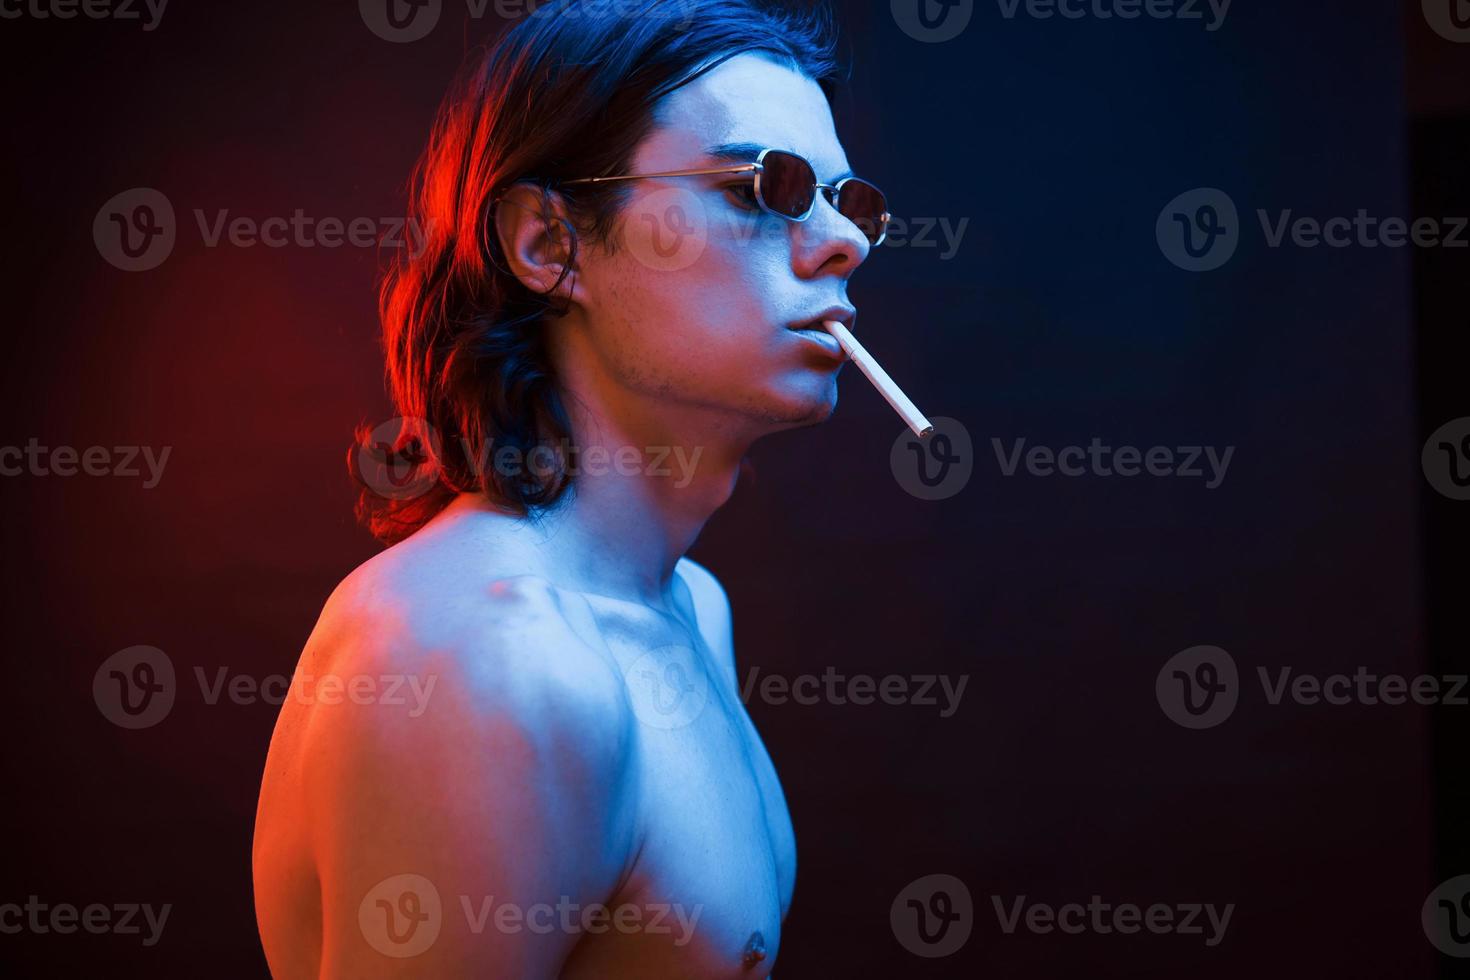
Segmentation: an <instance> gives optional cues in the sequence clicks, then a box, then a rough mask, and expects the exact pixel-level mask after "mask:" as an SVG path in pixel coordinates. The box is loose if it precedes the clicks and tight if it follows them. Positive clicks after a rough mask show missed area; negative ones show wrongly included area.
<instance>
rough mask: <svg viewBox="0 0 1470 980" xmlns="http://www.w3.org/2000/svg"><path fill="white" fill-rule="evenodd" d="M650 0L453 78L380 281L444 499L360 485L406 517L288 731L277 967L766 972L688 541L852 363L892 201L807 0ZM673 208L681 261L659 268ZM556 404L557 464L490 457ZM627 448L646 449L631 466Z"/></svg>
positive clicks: (704, 598)
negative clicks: (870, 168) (786, 4)
mask: <svg viewBox="0 0 1470 980" xmlns="http://www.w3.org/2000/svg"><path fill="white" fill-rule="evenodd" d="M671 6H672V8H673V9H672V12H671V13H672V14H673V15H677V16H669V17H666V18H665V19H664V20H662V21H661V20H660V19H659V18H658V17H656V16H653V13H650V11H653V12H657V7H656V6H655V5H644V6H643V7H642V8H640V9H634V6H633V5H629V4H612V5H608V4H597V5H596V8H597V9H596V10H594V9H593V5H590V4H589V5H588V9H587V10H584V11H582V12H581V13H580V15H578V14H576V13H575V5H574V6H573V7H572V8H568V9H567V10H557V11H555V12H553V11H552V10H551V9H550V8H543V10H542V12H541V13H539V14H537V15H536V16H534V17H530V18H528V19H527V20H526V21H524V22H522V23H521V24H520V25H517V26H516V27H515V28H514V29H512V30H511V31H510V32H509V33H508V35H507V36H506V37H505V38H504V39H503V40H501V41H500V42H499V44H498V46H497V47H496V48H494V49H492V50H491V51H490V53H489V55H488V56H487V58H486V64H485V67H483V68H482V69H481V72H480V74H479V75H477V76H476V79H475V80H474V81H473V82H471V83H469V84H468V85H467V86H466V87H465V88H464V90H462V91H459V92H457V93H456V94H454V95H452V96H451V99H450V100H448V101H447V102H446V109H445V110H444V113H443V114H442V115H441V119H440V123H439V125H438V126H437V127H436V130H435V134H434V137H433V139H432V141H431V143H430V147H429V151H428V153H427V154H426V156H425V162H424V163H423V164H422V165H421V169H420V173H419V178H420V187H421V191H420V200H419V203H418V207H419V209H420V213H419V214H418V215H417V217H419V219H420V221H421V223H422V225H423V226H424V227H426V228H428V229H430V243H429V245H428V247H427V248H426V249H425V250H424V252H423V253H422V254H421V255H416V256H405V257H404V258H402V259H401V260H400V262H401V263H402V265H401V266H400V267H399V268H397V269H395V270H393V271H392V272H390V274H389V279H388V282H387V284H386V285H385V290H384V327H385V333H386V337H387V345H386V346H387V351H388V360H389V378H390V386H391V388H392V391H393V394H394V397H395V400H396V402H397V405H398V408H399V410H400V413H401V415H402V416H404V417H410V416H411V417H414V418H418V419H423V420H425V421H426V422H427V423H428V424H429V425H430V426H432V429H433V432H434V435H435V436H436V437H437V442H428V443H427V444H426V445H425V446H424V447H423V455H421V456H420V457H418V462H419V465H421V466H422V467H424V468H425V469H424V472H427V473H428V474H429V480H428V482H429V483H430V484H432V490H431V491H425V492H424V493H423V494H422V495H421V496H416V497H414V498H413V499H385V500H380V501H378V503H379V504H382V505H384V507H385V508H386V509H384V510H381V511H379V512H377V513H376V514H373V515H370V516H371V526H372V527H373V528H374V530H375V531H376V532H377V533H378V534H379V536H380V537H382V538H383V539H384V540H386V541H390V542H396V543H394V544H393V546H392V547H389V548H388V549H387V550H385V551H383V552H382V553H381V554H379V555H378V556H376V557H375V558H373V559H372V560H370V561H368V562H367V563H365V564H364V565H362V566H361V567H360V568H358V569H357V570H355V571H354V572H353V573H352V574H351V575H349V576H348V577H347V578H346V580H345V581H343V582H342V584H341V585H340V586H339V587H338V588H337V589H336V590H335V591H334V593H333V594H332V596H331V597H330V599H329V600H328V601H327V604H326V607H325V609H324V610H323V612H322V614H321V618H320V620H319V622H318V623H317V626H316V628H315V630H314V631H313V632H312V634H311V637H310V639H309V641H308V643H307V645H306V649H305V651H304V652H303V654H302V657H301V660H300V663H299V665H298V668H297V676H296V682H295V686H294V687H293V695H294V696H292V697H289V698H288V699H287V700H286V703H285V704H284V706H283V710H282V712H281V716H280V719H279V721H278V723H277V726H276V731H275V735H274V738H273V739H272V742H271V747H270V753H269V757H268V759H267V761H266V767H265V776H264V783H263V786H262V789H261V795H260V805H259V811H258V814H257V821H256V830H255V844H254V874H255V902H256V911H257V919H258V923H259V927H260V933H261V937H262V942H263V944H264V947H265V952H266V956H267V958H268V960H269V963H270V967H271V970H272V972H273V974H274V975H275V976H276V977H278V978H283V980H284V978H298V977H329V978H339V977H340V978H352V980H360V978H370V977H433V978H449V977H506V978H543V977H555V976H562V977H569V978H598V980H608V978H621V977H638V978H661V977H669V978H674V977H677V978H691V977H699V978H705V977H708V978H717V977H730V978H735V977H740V978H758V977H766V976H768V975H769V974H770V972H771V970H772V968H773V965H774V963H775V961H776V955H777V950H778V947H779V944H780V940H781V925H782V921H783V919H784V918H785V916H786V913H787V910H788V908H789V906H790V903H791V895H792V889H793V884H794V878H795V865H796V852H795V841H794V838H793V833H792V827H791V821H790V817H789V815H788V813H787V809H786V804H785V800H784V798H783V796H782V791H781V787H780V783H779V782H778V780H777V778H776V772H775V769H774V768H773V766H772V764H771V760H770V758H769V756H768V755H767V753H766V751H765V748H764V746H763V745H762V743H761V740H760V737H759V736H758V735H757V733H756V731H755V729H754V727H753V726H752V724H751V722H750V719H749V717H748V716H747V715H746V712H745V709H744V706H743V705H742V704H741V702H740V699H739V697H738V693H737V684H736V676H735V664H734V655H733V650H732V638H731V625H730V624H731V620H730V607H729V604H728V602H727V600H726V597H725V593H724V590H723V589H722V588H721V586H720V584H719V582H718V581H717V580H716V579H715V577H714V576H713V575H712V574H710V572H709V571H707V570H706V569H704V568H702V567H700V566H699V565H697V564H695V563H694V562H692V561H690V560H689V559H687V558H684V557H683V555H684V553H685V552H686V551H687V550H688V549H689V548H690V546H691V545H692V544H693V542H694V541H695V539H696V537H697V536H698V534H699V532H700V530H701V528H702V527H703V525H704V523H705V521H706V520H708V519H709V517H710V515H711V514H712V513H713V512H714V511H715V510H716V509H717V508H719V507H720V506H721V505H722V504H723V503H724V502H725V501H726V500H727V499H728V498H729V496H730V494H731V492H732V491H733V489H734V485H735V482H736V478H737V475H738V472H739V467H740V463H741V460H742V459H743V457H744V456H745V454H746V452H747V450H748V449H749V447H750V446H751V444H752V443H753V442H755V441H756V440H757V439H759V438H761V437H763V436H766V435H769V434H771V433H773V432H777V431H780V430H783V429H788V428H792V427H796V426H804V425H810V424H814V423H817V422H820V421H822V420H824V419H826V418H827V417H828V416H829V415H830V414H831V412H832V411H833V409H834V407H835V405H836V400H837V388H836V379H837V374H838V370H839V368H840V366H841V364H842V362H843V355H842V353H841V351H840V349H839V348H838V347H837V345H836V344H835V343H833V342H831V341H830V338H828V337H827V336H826V334H825V333H822V332H821V331H814V330H810V329H806V328H811V327H813V326H814V325H816V324H818V323H820V322H821V321H822V320H824V319H839V320H844V321H848V322H851V319H852V316H853V311H852V308H851V307H850V305H849V303H848V299H847V283H848V279H849V278H850V277H851V276H852V274H853V273H854V271H855V270H856V269H857V267H858V266H859V265H860V264H862V262H863V261H864V259H865V258H866V257H867V255H868V252H869V250H870V248H871V247H872V244H873V243H874V242H875V241H881V226H882V223H883V222H885V221H886V213H883V214H882V215H881V216H880V215H879V212H883V208H882V204H883V201H882V199H881V194H880V193H879V192H877V191H876V188H872V187H871V185H867V184H865V183H863V182H861V181H857V182H849V183H848V184H844V185H842V186H841V187H840V188H839V187H838V186H835V185H839V184H840V182H841V181H842V180H843V178H844V177H846V176H847V174H848V162H847V159H846V155H845V153H844V151H843V148H842V145H841V143H840V142H839V141H838V138H837V135H836V131H835V128H834V125H833V119H832V115H831V112H830V108H829V84H830V80H831V77H832V71H833V67H834V66H833V65H832V63H831V55H830V51H831V47H830V40H829V39H828V36H827V34H826V30H825V28H824V27H823V26H822V24H821V23H820V22H814V21H811V20H806V19H801V18H795V17H791V16H790V15H773V14H770V13H765V12H761V10H760V8H757V7H756V6H755V5H754V4H753V3H751V2H750V0H708V2H706V0H676V2H675V3H673V4H672V5H671ZM619 7H621V8H624V14H623V15H619V14H618V13H617V12H616V10H615V9H610V8H619ZM548 65H551V66H561V67H560V68H548V67H547V66H548ZM568 65H576V66H578V68H577V69H576V70H575V71H573V70H571V69H568V68H566V66H568ZM618 140H623V141H625V142H626V146H625V147H624V148H623V149H619V148H618V147H617V145H616V143H617V141H618ZM602 144H609V145H602ZM763 149H770V150H779V151H787V152H788V153H790V154H796V155H799V157H800V158H804V160H805V161H810V171H807V172H806V173H805V174H804V173H803V171H802V169H801V164H800V163H798V162H795V161H793V160H790V159H784V158H782V157H781V156H780V155H777V157H772V155H771V154H770V153H767V154H766V155H765V156H764V157H762V156H761V153H760V151H761V150H763ZM758 159H763V160H764V161H765V162H764V163H762V165H761V169H760V176H761V177H762V179H763V181H764V186H763V187H760V188H757V187H756V185H755V183H754V178H755V176H756V171H755V170H754V169H752V166H751V164H752V163H754V162H755V161H756V160H758ZM778 164H779V165H778ZM583 168H590V169H583ZM690 170H698V171H706V172H704V173H698V174H687V173H684V172H685V171H690ZM671 171H676V172H679V175H678V176H659V177H648V176H646V175H649V174H668V173H669V172H671ZM708 171H720V172H718V173H710V172H708ZM812 174H814V176H812ZM589 177H620V178H632V179H620V180H613V181H607V182H599V183H592V182H589V181H587V180H586V179H585V178H589ZM803 181H805V186H802V184H803ZM814 182H821V184H822V185H825V186H817V187H813V186H812V185H813V183H814ZM803 195H806V196H807V197H808V198H809V199H810V201H809V209H810V210H809V214H807V215H806V216H805V217H802V216H800V215H794V214H788V213H787V212H790V211H800V210H801V207H802V201H801V197H802V196H803ZM874 195H877V196H876V197H875V196H874ZM671 203H673V204H679V205H680V208H681V211H678V212H672V211H670V204H671ZM599 209H601V210H599ZM868 211H874V212H875V213H874V214H872V215H868V213H867V212H868ZM466 214H468V215H469V217H468V218H466V217H465V215H466ZM481 215H483V216H485V218H484V219H481V218H480V217H479V216H481ZM660 215H663V216H665V217H666V218H670V217H671V220H672V221H673V222H675V224H673V225H671V226H670V227H681V226H680V225H678V224H677V223H678V222H684V223H685V224H684V225H683V226H682V227H686V228H688V227H692V228H694V229H695V231H696V233H697V237H698V238H699V240H698V241H697V242H695V243H694V251H693V252H689V253H684V254H681V255H679V256H677V257H676V258H675V259H674V260H672V261H667V262H666V261H665V260H668V259H669V257H670V255H672V254H673V253H671V252H670V251H669V249H668V240H667V239H659V238H657V237H655V236H658V235H660V234H663V233H664V232H666V231H667V230H668V229H667V228H663V229H661V228H659V227H658V222H657V221H656V220H644V219H648V218H649V217H650V216H652V217H653V218H658V217H659V216H660ZM600 219H605V220H603V221H602V223H601V224H599V220H600ZM798 219H799V220H798ZM691 223H692V224H691ZM875 223H876V225H875ZM477 228H481V229H485V231H486V234H487V235H491V236H493V240H491V241H488V242H476V241H475V240H474V239H473V236H474V235H475V233H476V229H477ZM466 236H470V237H469V240H468V242H467V241H466ZM640 236H641V237H640ZM574 243H575V247H573V244H574ZM681 247H682V246H681ZM536 303H540V304H541V305H540V306H539V307H537V306H535V304H536ZM537 309H539V311H540V315H536V316H527V315H525V314H526V311H527V310H537ZM508 338H509V339H508ZM467 365H468V366H467ZM528 379H529V380H528ZM538 379H539V380H538ZM556 406H561V407H563V408H564V409H565V416H564V418H565V422H566V430H565V432H566V434H567V435H569V436H570V442H571V444H572V445H574V446H575V447H576V448H577V450H578V452H579V454H580V455H579V458H580V460H582V463H581V464H580V465H579V466H578V467H577V468H576V472H574V473H570V474H567V475H566V478H565V479H562V476H563V474H558V473H552V474H550V475H548V474H547V473H546V472H545V470H544V469H542V470H537V469H535V468H533V467H529V466H526V467H521V468H519V469H517V468H516V467H515V466H512V467H511V468H510V469H506V468H504V467H503V466H499V465H497V464H499V463H502V462H504V457H501V456H499V455H494V454H495V452H496V450H497V449H498V448H501V447H503V446H506V445H510V446H512V447H519V448H520V449H525V448H527V447H528V446H532V445H537V444H546V445H552V444H554V443H555V440H554V439H553V438H550V436H552V435H554V434H555V433H556V432H557V431H558V430H557V429H556V428H555V426H556V424H557V423H556V419H557V417H558V416H557V412H556ZM481 439H484V440H488V442H486V443H485V445H487V446H488V447H489V448H490V453H491V458H490V459H489V460H488V462H489V464H490V465H489V466H486V465H485V463H486V462H487V460H486V459H485V458H484V457H483V456H482V458H481V459H480V460H479V465H478V466H476V465H475V460H474V458H473V457H475V455H476V453H474V452H473V451H469V449H468V447H471V446H474V445H480V444H481V442H480V440H481ZM461 446H463V447H466V448H465V450H464V451H463V452H461V451H460V450H459V449H458V448H457V447H461ZM628 447H634V448H635V449H636V450H637V455H638V458H639V464H640V465H638V466H629V465H617V463H616V462H615V461H617V460H619V458H620V457H619V455H618V454H619V451H620V450H622V451H624V456H623V457H622V459H623V460H624V462H626V461H627V459H628V457H627V456H626V450H627V449H628ZM670 449H671V450H672V452H668V453H667V455H665V453H666V451H667V450H670ZM598 450H601V451H602V452H603V453H605V455H602V456H600V457H599V456H598V455H597V451H598ZM457 452H458V453H459V455H456V453H457ZM512 456H513V457H514V456H515V454H514V453H512ZM655 456H659V457H664V459H665V460H666V461H665V462H664V463H663V465H662V466H653V465H649V464H650V461H651V460H652V459H653V458H654V457H655ZM515 458H523V457H515ZM597 458H600V459H602V460H604V461H606V462H605V465H601V466H598V465H594V463H593V460H594V459H597ZM680 459H681V460H683V461H684V464H685V465H684V466H680V465H676V464H675V462H674V460H680ZM691 460H692V461H694V465H693V466H692V471H691V468H690V467H689V466H688V465H687V464H688V462H689V461H691ZM387 496H388V497H390V498H391V497H393V495H392V494H389V495H387ZM369 497H370V495H369ZM365 499H368V498H365ZM368 503H369V504H372V503H373V501H372V500H370V499H368ZM405 679H406V682H405ZM395 680H396V681H397V686H398V689H399V696H398V697H389V696H387V692H388V691H389V690H390V689H392V688H393V687H394V681H395ZM329 681H330V683H331V684H332V685H337V686H335V687H329V686H328V685H329ZM354 685H357V687H356V688H354ZM354 691H355V693H354ZM409 691H415V692H417V696H408V695H407V692H409Z"/></svg>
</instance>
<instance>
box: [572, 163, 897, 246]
mask: <svg viewBox="0 0 1470 980" xmlns="http://www.w3.org/2000/svg"><path fill="white" fill-rule="evenodd" d="M768 153H783V154H785V155H786V156H790V157H796V158H797V159H798V160H800V161H801V162H802V163H805V164H806V166H807V169H808V170H810V171H811V172H812V173H813V174H815V173H816V172H817V171H816V168H815V167H813V166H812V164H811V161H810V160H808V159H807V158H806V157H804V156H802V155H801V154H800V153H792V152H791V151H790V150H777V149H774V148H770V147H768V148H766V149H764V150H761V152H760V155H759V156H757V157H756V158H755V163H743V164H740V165H739V166H734V167H708V168H700V169H697V170H665V171H662V172H660V173H653V174H623V175H621V176H617V177H578V178H577V179H576V180H564V181H562V182H561V183H563V184H606V183H611V182H612V181H617V180H650V179H652V178H655V177H702V176H706V175H711V174H745V173H750V174H755V200H756V203H757V204H759V205H760V206H761V210H762V211H765V212H766V213H767V214H774V215H776V216H777V217H778V218H785V219H786V220H787V221H796V222H802V221H805V220H806V219H808V218H810V217H811V216H812V211H814V210H816V207H817V195H816V194H815V193H814V194H813V195H812V203H811V205H810V206H809V207H808V208H807V209H806V212H805V213H803V214H802V215H800V216H799V217H798V216H793V215H789V214H786V213H784V212H782V211H777V210H776V209H775V208H773V207H771V206H770V205H769V204H767V203H766V195H765V194H764V193H762V192H761V174H762V173H764V172H765V169H766V165H765V159H766V154H768ZM850 180H856V181H858V182H859V183H861V184H866V185H867V186H869V187H871V188H873V190H875V191H877V192H878V193H879V194H882V195H883V200H884V201H887V200H888V195H887V194H883V191H882V189H881V188H879V187H878V185H877V184H874V183H873V182H872V181H870V180H863V179H862V178H861V177H844V178H843V179H841V180H839V181H838V182H837V183H835V184H824V183H822V182H821V181H820V180H817V181H813V183H814V184H815V190H816V191H824V190H828V191H832V192H833V197H831V198H828V203H829V204H831V205H832V206H833V207H834V208H835V207H836V206H837V205H836V198H837V197H839V196H840V195H841V194H842V187H843V185H844V184H846V183H847V182H848V181H850ZM824 196H825V195H824ZM838 214H842V212H841V211H839V212H838ZM842 216H843V217H844V218H847V215H845V214H844V215H842ZM847 220H848V221H852V219H851V218H847ZM891 220H893V215H892V214H891V213H889V212H887V211H884V212H883V213H882V214H880V215H878V222H879V224H880V226H881V227H880V229H879V232H878V239H877V241H875V242H873V243H872V247H874V248H877V247H878V246H879V245H882V244H883V242H884V240H885V239H887V238H888V223H889V222H890V221H891ZM853 224H854V225H856V224H857V222H855V221H854V222H853ZM858 230H859V231H861V230H862V229H861V228H859V229H858ZM863 237H864V238H866V237H867V235H866V234H864V235H863Z"/></svg>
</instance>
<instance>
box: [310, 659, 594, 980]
mask: <svg viewBox="0 0 1470 980" xmlns="http://www.w3.org/2000/svg"><path fill="white" fill-rule="evenodd" d="M435 676H436V677H437V680H438V682H437V684H436V687H435V690H434V694H433V696H432V697H430V698H429V699H428V700H427V702H425V703H424V705H423V710H422V711H421V713H420V714H419V715H418V716H417V717H414V716H412V715H411V714H410V712H409V711H407V710H405V709H403V708H402V706H393V705H387V704H350V703H344V704H341V705H334V706H331V707H328V706H320V707H318V708H316V709H314V718H313V731H312V733H311V738H310V745H311V755H312V759H313V762H314V765H313V768H314V769H315V770H316V773H318V774H319V778H318V779H317V780H316V781H315V782H314V799H313V801H312V805H313V809H314V810H315V811H316V812H317V814H318V819H317V820H316V821H315V823H316V825H317V826H318V827H319V828H320V832H319V835H318V837H317V839H316V841H315V851H316V854H317V858H318V870H319V874H320V876H321V888H322V906H323V919H324V922H323V928H324V935H323V957H322V967H323V969H322V975H323V976H324V977H338V976H341V977H348V976H351V977H359V976H400V975H401V976H408V975H415V976H426V975H427V976H453V975H479V976H486V975H488V976H502V975H503V976H530V977H534V976H552V975H554V974H555V973H556V971H557V969H558V967H559V965H560V963H561V962H562V960H563V959H564V958H565V957H566V955H567V953H568V952H569V951H570V950H571V948H572V946H573V945H574V944H575V942H576V940H577V938H578V935H577V934H575V933H573V932H569V931H568V930H565V929H560V928H552V929H550V930H549V931H548V930H546V929H544V928H539V926H540V925H541V921H540V919H539V918H537V917H536V916H537V913H536V911H535V910H536V909H537V908H538V907H539V906H543V905H549V906H551V907H552V908H555V907H556V906H557V904H558V902H578V903H582V904H588V903H592V902H598V901H601V900H603V899H605V898H606V897H607V889H608V888H609V887H610V884H609V883H610V881H615V880H616V872H617V870H618V869H616V868H615V867H613V864H614V862H612V861H610V860H609V855H608V853H607V847H606V842H607V840H608V839H609V836H610V833H611V830H612V828H611V826H610V821H611V819H612V815H613V813H614V809H615V803H616V801H615V800H614V799H613V798H612V792H611V790H609V789H608V787H609V786H610V785H611V783H612V780H613V774H611V773H609V772H606V771H602V772H599V771H596V770H598V769H601V768H603V766H602V761H601V760H603V759H605V758H607V756H606V755H605V754H603V753H599V752H598V751H596V750H595V749H594V750H593V751H591V752H584V751H581V750H579V749H578V748H577V746H576V744H575V743H576V741H578V740H577V739H573V738H571V737H569V731H568V729H569V728H577V727H579V726H580V725H582V724H584V723H585V722H586V721H587V719H586V718H583V717H575V718H571V719H568V718H565V717H557V716H556V715H554V714H547V713H546V712H545V711H543V708H545V707H547V703H546V702H549V701H550V699H549V698H548V699H545V700H544V701H543V699H541V698H539V697H536V696H534V695H532V696H529V697H522V698H520V699H519V703H517V698H516V697H515V696H512V697H509V698H507V699H506V701H505V702H503V703H491V704H486V703H485V698H486V697H487V696H493V694H494V692H493V691H487V690H485V689H484V688H483V687H482V686H481V684H480V683H479V682H477V681H476V680H472V679H470V678H467V677H466V675H465V674H464V673H463V672H462V671H458V670H449V671H440V672H439V673H438V674H436V675H435ZM534 686H535V685H534V684H532V685H530V687H532V688H534ZM524 688H525V685H523V686H522V690H524ZM395 709H396V710H395ZM573 710H575V709H573ZM533 924H535V925H537V926H538V928H537V929H535V930H534V931H533V930H532V929H531V928H530V926H531V925H533Z"/></svg>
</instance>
